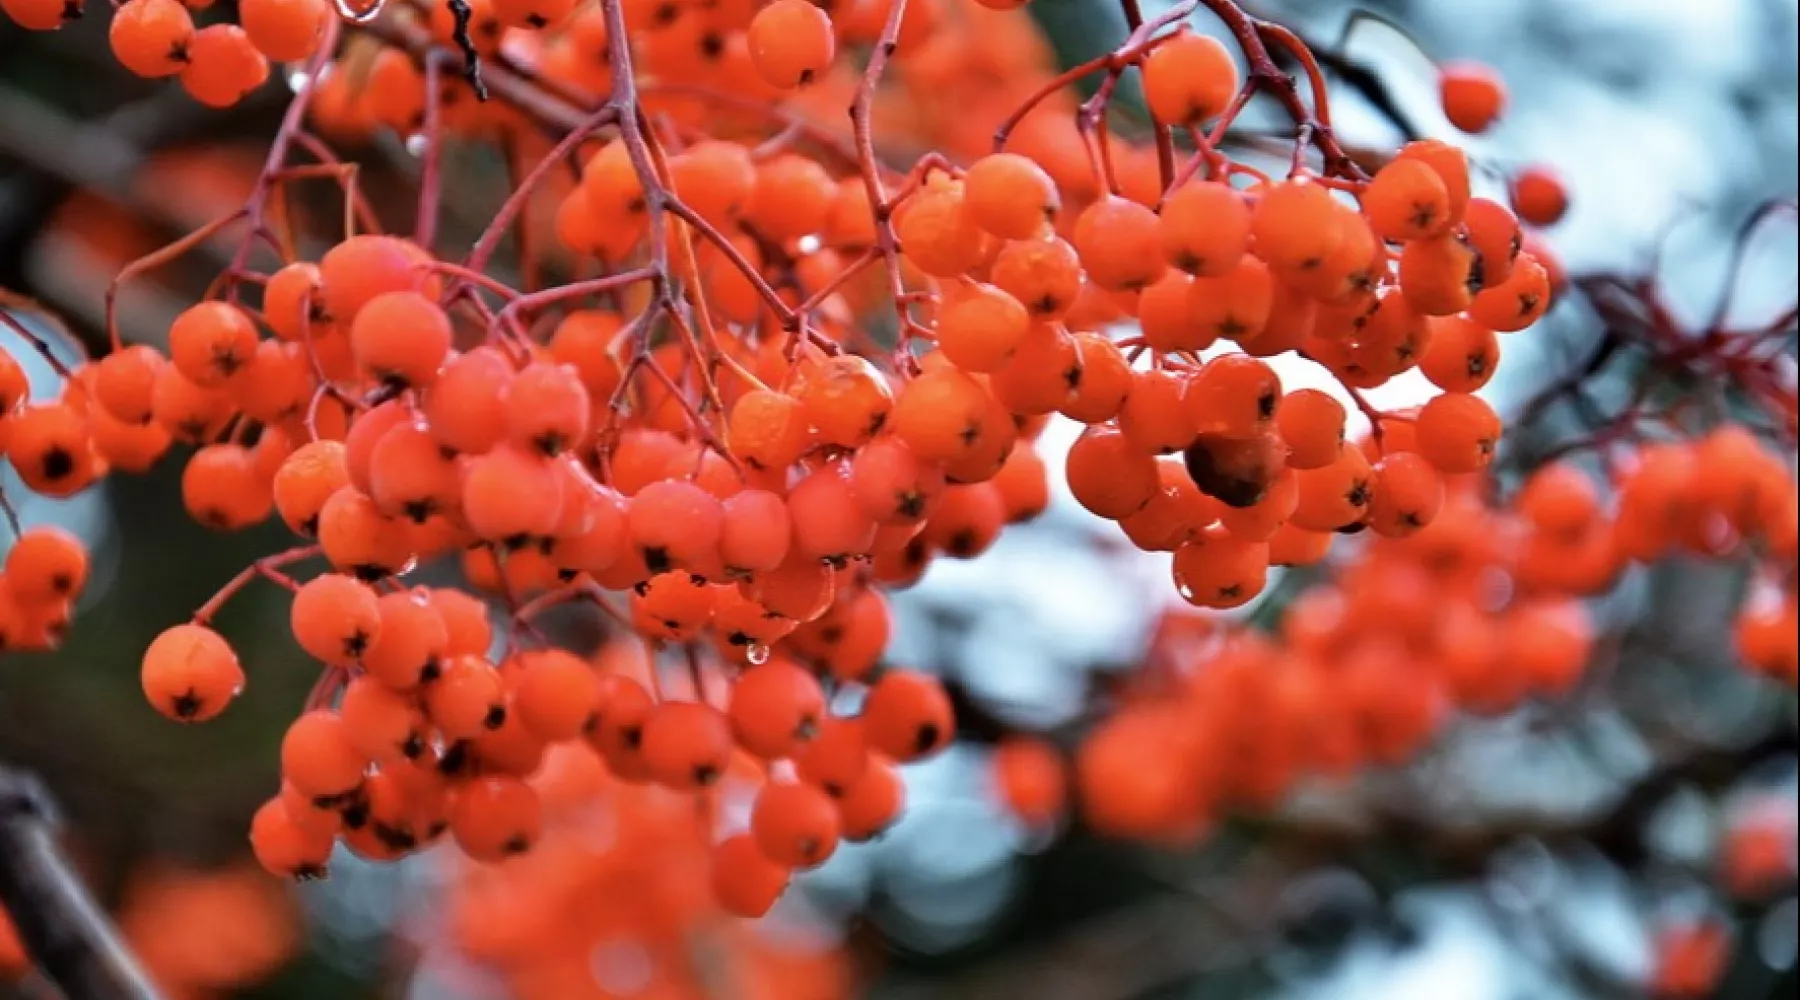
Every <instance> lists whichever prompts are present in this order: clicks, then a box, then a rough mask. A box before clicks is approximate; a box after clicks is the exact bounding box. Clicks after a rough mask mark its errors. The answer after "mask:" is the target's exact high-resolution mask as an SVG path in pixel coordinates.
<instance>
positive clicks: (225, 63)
mask: <svg viewBox="0 0 1800 1000" xmlns="http://www.w3.org/2000/svg"><path fill="white" fill-rule="evenodd" d="M268 79H269V60H268V59H266V58H264V56H263V54H262V53H261V52H259V51H257V49H256V46H255V45H253V44H251V41H250V36H249V35H247V34H245V32H244V29H243V28H240V27H238V26H237V25H235V24H209V25H207V26H206V27H204V28H201V29H200V30H199V31H196V32H194V38H193V41H192V42H190V43H189V45H188V62H187V65H186V66H183V67H182V69H181V87H182V89H183V90H186V91H187V92H188V96H190V97H192V98H193V99H194V100H196V101H199V102H200V103H201V104H204V105H206V106H207V107H209V108H228V107H231V106H232V105H233V104H236V103H237V102H239V101H241V100H243V99H244V98H245V97H246V96H248V95H249V94H250V92H251V91H253V90H255V89H256V88H258V87H260V86H262V85H263V84H264V83H265V82H267V81H268Z"/></svg>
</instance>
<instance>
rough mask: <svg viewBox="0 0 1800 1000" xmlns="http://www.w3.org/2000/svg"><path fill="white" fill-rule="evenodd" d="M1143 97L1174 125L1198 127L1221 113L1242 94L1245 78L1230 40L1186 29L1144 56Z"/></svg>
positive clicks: (1161, 119)
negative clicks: (1228, 45) (1228, 43)
mask: <svg viewBox="0 0 1800 1000" xmlns="http://www.w3.org/2000/svg"><path fill="white" fill-rule="evenodd" d="M1143 73H1144V99H1145V101H1147V102H1148V103H1149V105H1150V113H1151V114H1153V115H1155V116H1156V118H1157V120H1158V121H1161V122H1163V123H1165V124H1169V125H1198V124H1200V123H1202V122H1205V121H1210V120H1211V119H1213V118H1217V117H1218V116H1219V115H1220V114H1222V113H1223V112H1224V111H1225V109H1226V108H1227V107H1229V106H1230V105H1231V102H1232V100H1233V99H1234V98H1235V97H1236V96H1237V92H1238V86H1239V82H1240V77H1239V74H1238V67H1237V63H1236V61H1234V60H1233V59H1232V57H1231V52H1230V50H1229V49H1227V48H1226V47H1225V44H1224V43H1223V42H1221V41H1219V40H1218V39H1216V38H1214V37H1212V36H1211V35H1203V34H1199V33H1198V32H1195V31H1193V30H1192V29H1190V28H1185V27H1184V28H1182V29H1181V30H1180V31H1178V32H1176V33H1175V34H1174V35H1172V36H1170V37H1169V39H1168V41H1166V42H1163V43H1162V44H1161V45H1158V46H1157V47H1156V48H1155V49H1154V50H1152V51H1151V53H1150V55H1149V56H1148V57H1147V58H1146V59H1145V60H1144V64H1143Z"/></svg>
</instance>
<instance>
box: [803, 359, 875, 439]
mask: <svg viewBox="0 0 1800 1000" xmlns="http://www.w3.org/2000/svg"><path fill="white" fill-rule="evenodd" d="M795 395H796V396H797V397H798V398H799V400H800V405H801V408H802V411H803V412H804V413H805V415H806V419H807V421H808V422H810V423H811V424H812V426H813V427H814V429H816V430H817V431H818V434H819V439H820V441H821V442H823V443H825V444H831V445H836V446H838V447H840V448H860V447H862V446H863V445H864V444H867V443H868V441H869V440H870V439H871V438H873V437H874V436H875V435H876V434H878V433H880V431H881V429H882V428H883V427H886V426H887V421H888V417H889V415H890V414H891V413H892V412H893V410H894V392H893V390H892V389H891V388H889V386H888V383H887V379H886V377H885V376H883V375H882V374H881V372H880V371H878V370H876V368H875V366H874V365H873V364H871V363H870V362H869V361H868V359H866V358H863V357H859V356H857V355H854V354H840V355H837V356H836V357H831V358H826V359H825V360H824V361H822V362H820V363H818V365H816V366H814V367H813V368H811V369H809V370H807V371H806V373H805V375H804V376H803V378H802V380H801V382H800V385H799V388H798V389H797V390H796V392H795Z"/></svg>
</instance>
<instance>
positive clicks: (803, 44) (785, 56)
mask: <svg viewBox="0 0 1800 1000" xmlns="http://www.w3.org/2000/svg"><path fill="white" fill-rule="evenodd" d="M749 42H750V64H751V65H752V66H754V67H755V68H756V72H757V75H759V76H761V77H762V78H763V80H765V81H766V82H767V83H768V84H769V85H770V86H772V87H780V88H781V89H783V90H786V89H790V88H793V87H799V86H803V85H805V84H808V83H811V82H813V81H814V80H815V79H817V78H818V77H819V75H820V74H822V73H824V72H825V71H826V70H828V69H830V68H831V59H832V56H833V54H834V53H835V50H836V45H837V42H836V38H835V36H834V35H833V34H832V28H831V18H830V16H828V15H827V14H826V13H825V12H824V11H823V10H820V9H819V8H818V7H816V6H814V5H813V4H812V3H811V2H810V0H774V2H773V3H771V4H769V5H768V6H767V7H764V8H763V9H761V10H759V11H757V12H756V16H755V17H753V18H751V19H750V27H749Z"/></svg>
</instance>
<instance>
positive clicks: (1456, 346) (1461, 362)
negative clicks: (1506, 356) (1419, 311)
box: [1419, 316, 1500, 392]
mask: <svg viewBox="0 0 1800 1000" xmlns="http://www.w3.org/2000/svg"><path fill="white" fill-rule="evenodd" d="M1499 365H1500V340H1499V338H1498V337H1496V336H1494V331H1492V330H1490V329H1488V328H1487V327H1485V326H1482V325H1481V324H1479V323H1477V322H1475V321H1474V320H1471V319H1466V318H1464V317H1462V316H1436V317H1432V319H1431V337H1430V339H1429V340H1428V341H1427V342H1426V347H1425V353H1424V354H1423V355H1422V356H1421V357H1420V358H1419V371H1420V372H1422V373H1423V374H1424V376H1425V377H1426V378H1427V379H1428V380H1430V382H1431V384H1432V385H1435V386H1437V387H1438V388H1440V389H1442V390H1444V391H1445V392H1475V391H1477V390H1478V389H1480V388H1481V387H1482V386H1485V385H1487V384H1488V381H1489V380H1490V379H1492V378H1493V377H1494V370H1495V369H1496V368H1498V367H1499Z"/></svg>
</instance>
